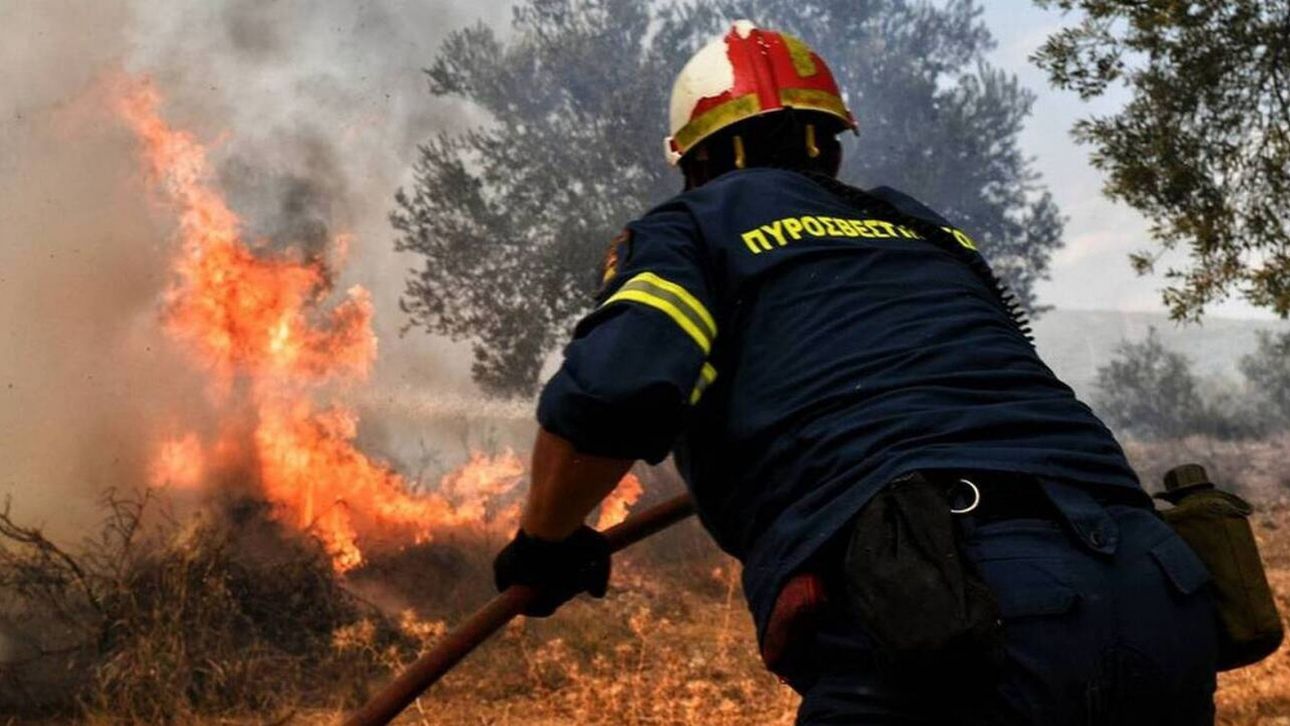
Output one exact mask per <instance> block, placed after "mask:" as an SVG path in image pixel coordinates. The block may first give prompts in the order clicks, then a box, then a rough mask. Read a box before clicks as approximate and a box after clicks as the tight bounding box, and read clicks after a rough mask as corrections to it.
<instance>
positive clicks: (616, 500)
mask: <svg viewBox="0 0 1290 726" xmlns="http://www.w3.org/2000/svg"><path fill="white" fill-rule="evenodd" d="M644 491H645V489H644V487H642V486H641V480H640V479H637V478H636V475H635V474H628V475H627V476H625V477H623V480H622V481H620V482H618V488H616V489H614V491H613V492H612V493H611V494H610V495H609V496H608V497H605V501H604V502H602V503H601V504H600V516H599V517H598V518H597V519H596V529H609V528H610V527H612V526H614V525H615V524H618V523H619V522H622V521H623V520H624V519H627V511H628V510H629V509H630V508H631V506H632V505H633V504H635V503H636V501H637V500H638V499H640V498H641V493H642V492H644Z"/></svg>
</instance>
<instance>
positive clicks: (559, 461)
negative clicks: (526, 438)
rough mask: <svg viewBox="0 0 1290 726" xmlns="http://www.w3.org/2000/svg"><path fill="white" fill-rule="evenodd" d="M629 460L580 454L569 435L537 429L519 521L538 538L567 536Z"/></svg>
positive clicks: (614, 482)
mask: <svg viewBox="0 0 1290 726" xmlns="http://www.w3.org/2000/svg"><path fill="white" fill-rule="evenodd" d="M633 463H634V462H633V461H632V460H630V459H609V458H605V457H601V456H591V455H588V454H582V453H579V452H578V450H577V449H575V448H574V446H573V444H572V443H570V442H569V441H568V440H566V439H564V438H562V437H560V436H557V435H556V434H553V433H551V432H550V431H547V430H546V429H542V430H540V431H539V432H538V436H537V441H536V442H535V443H534V445H533V483H532V485H531V487H530V489H529V498H528V503H527V504H526V505H525V508H524V517H523V519H522V520H521V522H520V526H521V527H522V528H523V530H524V531H525V532H526V533H528V534H529V535H530V536H532V537H536V538H538V539H544V540H552V541H554V540H562V539H564V538H565V537H568V536H569V535H570V534H572V533H573V532H574V530H576V529H578V527H580V526H582V524H583V521H584V520H586V518H587V515H588V514H590V513H591V510H592V509H595V507H596V505H597V504H599V503H600V501H601V500H602V499H604V498H605V497H606V496H608V495H609V493H610V492H612V491H613V490H614V487H615V486H617V485H618V482H619V480H621V479H622V478H623V475H624V474H626V473H627V471H628V470H629V469H631V467H632V464H633Z"/></svg>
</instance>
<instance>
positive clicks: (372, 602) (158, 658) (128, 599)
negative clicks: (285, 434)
mask: <svg viewBox="0 0 1290 726" xmlns="http://www.w3.org/2000/svg"><path fill="white" fill-rule="evenodd" d="M1268 451H1270V452H1271V451H1274V449H1271V448H1269V449H1268ZM1144 452H1145V453H1144ZM1183 453H1184V454H1185V453H1187V452H1183ZM1178 455H1179V452H1178V451H1174V450H1169V451H1163V450H1156V449H1152V450H1147V449H1141V448H1140V449H1138V450H1136V453H1135V457H1137V459H1138V461H1139V463H1140V464H1142V465H1144V466H1154V465H1155V463H1154V459H1153V458H1152V457H1153V456H1154V457H1156V458H1158V459H1159V460H1160V462H1164V461H1179V460H1180V459H1179V458H1178ZM1228 455H1230V457H1231V460H1232V461H1235V460H1236V459H1237V458H1238V457H1240V456H1244V457H1245V458H1246V460H1247V466H1248V468H1247V471H1255V472H1261V473H1260V474H1259V476H1258V477H1254V478H1252V479H1250V480H1247V481H1243V482H1241V487H1240V488H1241V489H1242V490H1243V491H1245V492H1246V493H1247V494H1250V495H1251V496H1255V497H1256V498H1258V499H1260V500H1261V501H1262V502H1263V508H1262V510H1261V512H1260V513H1259V514H1258V515H1257V516H1256V518H1255V526H1256V529H1257V531H1258V534H1259V537H1260V540H1261V542H1262V546H1263V550H1264V555H1265V559H1266V560H1267V562H1268V565H1269V569H1270V574H1271V578H1272V581H1273V584H1274V587H1275V588H1276V590H1277V593H1278V597H1279V598H1280V602H1281V605H1282V611H1283V612H1285V613H1290V503H1287V502H1284V501H1281V500H1280V499H1278V497H1280V496H1281V492H1282V491H1284V490H1282V489H1281V484H1280V482H1279V481H1278V480H1277V479H1276V477H1275V475H1274V470H1275V469H1276V467H1275V465H1274V464H1272V463H1269V462H1261V461H1260V460H1259V458H1258V456H1255V455H1252V454H1250V452H1249V451H1245V452H1236V453H1231V452H1228ZM142 506H144V503H140V502H120V501H116V503H115V504H114V503H112V502H109V510H110V511H111V512H112V516H111V517H109V520H108V524H107V527H105V530H104V535H103V536H101V537H98V538H96V540H95V541H94V542H93V543H92V544H90V545H87V546H86V547H82V548H76V549H72V550H63V549H60V548H59V547H57V546H55V545H54V544H53V543H50V542H47V541H45V540H44V539H43V538H42V537H40V536H39V533H38V532H36V531H34V530H29V529H23V528H22V527H20V526H18V525H16V524H14V523H13V522H11V521H10V520H9V519H8V518H7V517H3V516H0V535H3V538H2V539H3V541H4V545H3V547H0V592H2V593H3V594H4V599H3V600H2V601H0V602H2V603H3V606H4V607H3V611H0V615H2V616H3V617H2V618H0V644H4V641H8V645H9V647H8V648H7V649H3V650H0V656H3V657H0V716H3V715H12V716H16V717H21V718H23V719H25V720H24V721H21V722H28V721H30V722H43V723H84V724H126V723H134V724H142V723H148V724H152V723H201V724H255V723H299V724H313V723H329V722H335V721H336V720H338V718H339V715H340V714H341V713H343V712H344V710H345V709H347V708H349V707H352V706H353V705H355V704H356V703H358V702H359V701H360V700H361V699H362V698H363V697H364V696H366V695H367V694H369V693H371V691H372V689H374V688H375V687H377V686H379V685H380V684H381V683H382V682H384V681H385V680H386V679H387V678H388V677H389V675H390V673H391V671H392V670H393V669H396V668H398V667H399V666H401V665H403V664H406V663H407V662H409V661H410V660H411V659H412V658H413V657H414V655H415V653H416V652H417V651H418V650H419V649H421V648H425V647H428V646H429V645H432V644H433V643H434V642H435V641H436V640H437V639H438V638H439V637H441V636H442V635H443V633H444V632H446V630H447V627H448V624H451V623H453V622H455V621H457V620H459V619H460V618H461V617H462V616H463V615H464V614H465V613H467V612H468V611H470V610H471V609H472V608H473V607H474V606H476V605H478V604H480V603H481V602H482V601H483V600H485V599H486V598H487V597H488V596H489V595H490V594H491V592H490V586H489V583H488V577H487V572H488V569H487V564H488V562H489V560H490V558H491V552H493V551H494V550H495V548H496V547H497V546H499V545H500V544H501V543H500V541H498V534H497V533H495V532H486V531H478V532H472V531H462V532H459V533H455V534H452V535H451V536H446V537H441V538H439V539H438V540H436V541H435V542H434V543H433V544H429V545H424V546H420V547H416V548H412V549H409V550H405V551H403V552H399V553H393V554H388V555H385V556H383V557H377V558H375V559H374V560H373V561H372V562H371V564H370V565H368V566H367V567H366V568H364V569H362V570H360V571H357V572H354V573H351V575H350V576H349V577H348V579H347V580H345V581H343V582H342V580H340V579H338V578H337V577H335V576H334V575H333V574H332V572H331V570H330V567H329V565H328V563H327V560H326V558H325V556H324V555H323V554H322V553H321V551H320V550H319V549H318V547H317V546H316V545H315V544H313V543H311V542H309V541H308V540H307V539H303V538H301V537H299V536H295V535H288V534H287V533H285V532H283V531H282V530H281V529H280V528H278V527H276V525H274V524H273V523H272V521H271V520H270V519H268V518H266V517H265V516H263V515H264V512H263V511H262V510H260V509H257V508H256V507H255V506H251V505H245V504H244V505H243V506H242V508H241V509H238V508H232V509H228V508H226V509H225V510H223V511H222V512H221V514H220V516H219V517H208V518H205V519H203V520H201V521H198V522H195V523H191V524H189V525H187V526H185V527H179V526H177V525H166V524H164V522H163V523H162V524H160V525H158V526H155V527H152V528H151V529H150V528H149V527H148V526H145V525H144V519H145V518H144V517H142V515H141V514H140V512H141V511H142V509H141V508H140V507H142ZM148 532H151V534H148ZM615 566H616V568H617V569H616V572H615V577H614V583H613V587H612V589H611V592H610V596H609V597H608V598H607V599H606V600H604V601H599V602H597V601H590V600H578V601H575V602H574V603H572V604H571V605H570V606H569V607H568V608H567V609H566V610H564V611H562V612H561V613H560V614H559V615H557V616H556V617H554V618H550V619H546V620H521V621H517V622H515V623H513V624H512V625H511V626H510V627H508V628H507V629H506V630H505V631H504V632H503V633H502V634H501V635H500V636H499V637H497V638H495V639H494V640H493V641H492V642H490V643H488V644H487V645H486V646H484V647H483V648H481V649H480V650H479V651H477V652H476V653H475V654H473V655H472V656H471V657H470V658H469V659H467V661H466V662H465V663H464V664H462V666H461V667H460V668H458V669H457V670H456V671H454V672H453V673H452V674H451V675H450V676H449V677H448V678H446V679H445V680H444V681H443V682H442V683H441V684H439V685H438V686H436V687H435V689H434V690H432V691H431V692H430V694H428V695H427V696H425V697H423V698H422V699H421V700H420V701H419V702H418V703H417V704H416V706H415V707H414V708H413V709H410V710H409V711H408V712H407V713H406V714H404V716H403V717H401V719H400V721H399V723H402V724H480V725H483V724H491V725H497V726H501V725H505V724H516V725H519V724H524V725H526V726H529V725H539V726H540V725H542V724H571V723H578V724H624V725H627V726H631V725H637V724H639V725H644V724H704V725H705V726H706V725H709V724H710V725H713V726H752V725H753V724H757V725H765V724H790V723H792V720H793V715H794V712H795V710H796V706H797V697H796V696H795V695H794V694H793V693H792V691H791V690H789V689H788V688H787V687H786V686H783V685H781V684H779V683H777V682H776V680H775V679H774V678H773V677H772V676H770V675H768V674H767V673H766V672H765V671H764V670H763V669H762V667H761V664H760V662H759V660H758V659H757V656H756V653H755V652H754V649H753V635H752V628H751V623H750V618H749V616H748V614H747V611H746V608H745V606H744V604H743V600H742V595H741V593H740V592H739V589H738V571H737V566H736V565H735V564H734V563H733V562H731V561H730V560H728V559H727V558H725V557H724V556H722V555H720V554H719V553H718V552H716V550H715V549H714V548H713V546H712V545H711V544H710V543H709V542H708V540H707V539H706V536H705V535H704V534H703V533H702V531H701V530H700V529H699V528H698V526H697V524H696V523H694V522H692V521H691V522H689V523H687V524H685V525H683V526H681V527H678V528H675V529H673V530H671V531H669V532H668V533H666V534H664V535H662V536H660V537H658V538H656V539H654V540H651V541H649V542H648V543H646V544H644V545H642V546H640V547H638V548H637V549H635V550H632V551H631V552H629V554H628V555H627V556H626V557H624V558H622V559H621V561H620V562H617V563H616V565H615ZM24 608H25V610H24ZM15 632H19V633H22V632H25V633H39V634H40V636H41V637H40V638H35V639H32V638H28V640H37V641H39V642H36V643H31V644H28V645H26V646H24V648H25V650H24V648H16V647H15V646H14V643H17V642H19V641H21V640H22V639H21V638H17V639H16V638H15V637H14V636H13V633H15ZM1218 702H1219V707H1220V723H1222V724H1228V725H1236V724H1290V650H1287V649H1282V651H1281V652H1279V653H1277V654H1276V655H1274V656H1273V657H1272V658H1269V659H1268V660H1266V661H1265V662H1263V663H1261V664H1259V665H1257V666H1255V667H1252V668H1248V669H1244V670H1241V671H1238V672H1234V673H1230V674H1224V675H1223V676H1222V677H1221V688H1220V692H1219V696H1218ZM41 718H44V719H45V721H40V719H41ZM13 722H14V723H17V722H19V721H16V720H15V721H13Z"/></svg>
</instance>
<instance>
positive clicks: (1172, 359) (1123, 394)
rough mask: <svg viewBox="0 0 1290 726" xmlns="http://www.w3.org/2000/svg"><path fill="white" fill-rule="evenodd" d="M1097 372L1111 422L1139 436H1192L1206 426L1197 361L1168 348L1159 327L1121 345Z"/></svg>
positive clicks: (1100, 403) (1099, 399)
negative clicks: (1139, 339) (1194, 365)
mask: <svg viewBox="0 0 1290 726" xmlns="http://www.w3.org/2000/svg"><path fill="white" fill-rule="evenodd" d="M1116 352H1117V358H1116V359H1114V360H1112V361H1111V362H1110V363H1108V364H1107V365H1106V366H1103V367H1101V368H1099V369H1098V371H1097V391H1098V392H1097V396H1096V399H1095V401H1096V405H1097V409H1098V411H1099V412H1100V413H1101V414H1102V417H1103V418H1104V419H1105V420H1106V422H1107V424H1108V425H1110V426H1111V427H1112V428H1115V429H1117V430H1119V431H1121V432H1123V433H1126V434H1128V435H1130V436H1134V437H1137V438H1146V439H1167V438H1178V437H1181V436H1186V435H1188V434H1191V433H1195V432H1196V431H1198V430H1200V429H1203V428H1204V427H1205V425H1206V423H1205V416H1206V413H1207V412H1206V410H1205V409H1206V407H1205V405H1204V402H1203V401H1202V399H1201V395H1200V388H1199V385H1198V382H1197V379H1196V376H1195V374H1193V372H1192V370H1191V362H1190V361H1188V360H1187V358H1186V357H1184V356H1183V355H1181V354H1179V353H1176V352H1174V351H1171V350H1168V349H1167V348H1165V346H1164V344H1163V343H1161V342H1160V337H1159V336H1158V335H1157V333H1156V331H1155V329H1154V328H1153V329H1152V330H1151V332H1150V334H1149V335H1148V336H1147V338H1146V340H1144V341H1142V342H1140V343H1131V342H1125V343H1123V344H1121V345H1120V347H1119V349H1118V350H1117V351H1116Z"/></svg>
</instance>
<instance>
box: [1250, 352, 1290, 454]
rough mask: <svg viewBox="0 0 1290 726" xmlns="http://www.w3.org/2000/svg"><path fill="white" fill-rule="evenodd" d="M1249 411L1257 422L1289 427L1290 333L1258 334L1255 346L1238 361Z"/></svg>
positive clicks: (1278, 427) (1280, 427)
mask: <svg viewBox="0 0 1290 726" xmlns="http://www.w3.org/2000/svg"><path fill="white" fill-rule="evenodd" d="M1240 368H1241V373H1242V374H1243V375H1244V376H1245V380H1246V387H1247V388H1248V390H1249V391H1250V394H1251V398H1252V399H1253V402H1254V403H1253V405H1252V406H1251V408H1253V409H1254V412H1255V414H1256V416H1257V418H1258V419H1259V420H1260V422H1261V423H1262V424H1263V425H1264V426H1266V427H1268V428H1270V429H1273V430H1281V431H1284V430H1286V428H1287V424H1290V333H1281V334H1279V335H1273V334H1272V333H1268V332H1260V333H1259V342H1258V347H1257V348H1256V349H1255V351H1254V352H1253V353H1250V354H1249V355H1246V356H1244V357H1242V358H1241V362H1240Z"/></svg>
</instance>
